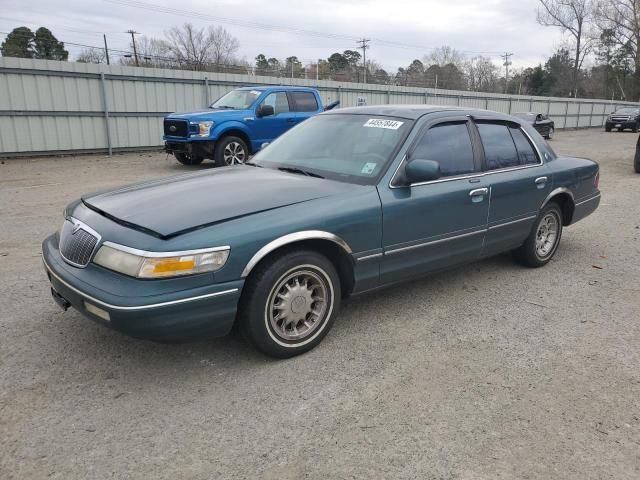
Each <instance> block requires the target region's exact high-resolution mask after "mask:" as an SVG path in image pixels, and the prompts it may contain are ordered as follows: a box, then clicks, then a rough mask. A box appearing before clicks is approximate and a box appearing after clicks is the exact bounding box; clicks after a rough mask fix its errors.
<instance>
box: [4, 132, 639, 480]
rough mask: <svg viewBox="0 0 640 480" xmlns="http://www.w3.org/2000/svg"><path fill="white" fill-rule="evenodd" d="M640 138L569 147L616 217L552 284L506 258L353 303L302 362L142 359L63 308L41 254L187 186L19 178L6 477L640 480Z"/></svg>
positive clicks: (160, 348) (568, 243)
mask: <svg viewBox="0 0 640 480" xmlns="http://www.w3.org/2000/svg"><path fill="white" fill-rule="evenodd" d="M636 138H637V135H633V134H631V133H625V134H621V133H610V134H605V133H604V132H601V131H596V130H590V131H584V130H582V131H571V132H558V134H557V139H556V140H554V141H553V146H554V147H555V148H556V150H558V151H559V152H561V153H567V154H576V155H585V156H589V157H591V158H594V159H596V160H597V161H598V162H600V165H601V177H602V178H601V182H600V184H601V187H600V188H601V189H602V191H603V201H602V203H601V206H600V208H599V210H598V211H597V212H596V213H595V214H594V215H592V216H591V217H589V218H587V219H586V220H584V221H583V222H580V223H579V224H577V225H575V226H573V227H571V228H569V229H567V230H566V231H565V235H564V236H563V240H562V245H561V247H560V250H559V251H558V254H557V255H556V257H555V259H554V261H552V262H551V264H550V265H548V266H547V267H546V268H543V269H537V270H530V269H524V268H521V267H519V266H517V265H516V264H514V263H513V262H512V260H511V258H510V257H509V256H501V257H497V258H494V259H491V260H487V261H483V262H479V263H476V264H473V265H470V266H467V267H465V268H461V269H457V270H454V271H450V272H448V273H444V274H440V275H436V276H433V277H430V278H427V279H424V280H421V281H417V282H414V283H410V284H406V285H402V286H398V287H395V288H392V289H390V290H386V291H384V292H379V293H376V294H372V295H367V296H364V297H360V298H355V299H351V300H350V301H348V302H347V303H346V305H345V306H344V309H343V311H342V314H341V316H340V318H339V319H338V321H337V322H336V324H335V326H334V328H333V330H332V331H331V332H330V333H329V335H328V336H327V338H326V339H325V340H324V342H323V343H322V344H321V345H320V346H319V347H318V348H316V349H315V350H314V351H312V352H311V353H309V354H307V355H303V356H301V357H298V358H294V359H291V360H286V361H273V360H270V359H267V358H265V357H263V356H262V355H260V354H258V353H256V352H254V351H253V350H252V349H251V348H249V347H248V346H246V345H244V344H243V343H242V342H240V341H238V340H236V339H233V338H225V339H218V340H214V341H203V342H200V343H194V344H187V345H160V344H154V343H149V342H144V341H139V340H133V339H130V338H127V337H124V336H122V335H120V334H119V333H116V332H112V331H110V330H108V329H105V328H103V327H101V326H99V325H97V324H95V323H93V322H90V321H87V320H85V319H83V318H82V317H81V316H80V315H79V314H77V313H76V312H74V311H69V312H66V313H63V312H62V311H61V310H60V309H59V308H58V307H57V306H56V305H55V304H54V302H53V301H52V299H51V298H50V295H49V291H48V284H47V281H46V277H45V274H44V271H43V269H42V266H41V261H40V258H39V257H40V242H41V240H42V239H43V238H44V237H45V236H46V235H47V234H49V233H50V232H52V231H54V230H55V229H57V228H59V226H60V225H61V222H62V217H61V212H62V209H63V207H64V206H65V205H66V204H67V203H68V202H69V201H71V200H73V199H74V198H76V197H78V196H79V195H80V194H82V193H84V192H88V191H93V190H100V189H105V188H111V187H115V186H117V185H120V184H124V183H131V182H135V181H139V180H144V179H148V178H152V177H158V176H166V175H171V174H174V173H179V172H183V171H185V170H186V169H187V168H186V167H183V166H180V165H178V164H177V163H176V162H175V161H174V160H173V159H171V158H166V156H165V155H164V154H159V153H154V154H143V155H141V154H129V155H117V156H114V157H113V158H108V157H103V156H86V157H75V158H46V159H33V160H9V161H5V162H3V164H1V165H0V220H1V222H0V223H1V224H2V225H4V227H2V228H1V230H0V272H1V274H0V292H1V294H0V312H1V313H0V478H3V479H10V478H18V479H40V478H58V479H74V478H81V479H91V478H99V479H102V478H170V479H176V478H177V479H192V478H193V479H235V478H238V479H244V478H265V479H271V478H273V479H276V478H277V479H285V480H286V479H301V478H313V479H316V478H317V479H327V478H331V479H342V478H345V479H351V478H375V479H378V478H394V479H409V478H421V479H432V478H433V479H465V480H466V479H485V478H486V479H489V478H491V479H493V478H528V479H534V478H540V479H567V478H575V479H581V480H582V479H592V478H593V479H606V478H615V479H631V478H640V400H639V399H640V395H639V394H640V370H639V367H640V322H639V320H640V229H639V227H640V175H637V174H634V173H633V170H632V154H633V148H634V145H635V141H636ZM199 168H206V167H205V166H204V165H203V166H201V167H199ZM596 267H597V268H596Z"/></svg>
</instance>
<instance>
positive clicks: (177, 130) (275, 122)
mask: <svg viewBox="0 0 640 480" xmlns="http://www.w3.org/2000/svg"><path fill="white" fill-rule="evenodd" d="M338 103H339V102H334V103H332V104H330V105H328V106H327V107H326V108H323V106H322V100H321V99H320V95H319V94H318V91H317V90H315V89H313V88H306V87H243V88H238V89H235V90H232V91H231V92H229V93H227V94H226V95H224V96H222V97H221V98H219V99H218V100H216V101H215V102H213V103H212V104H211V105H209V108H208V109H206V110H201V111H196V112H185V113H172V114H170V115H168V116H167V117H165V119H164V137H163V139H164V142H165V150H166V151H167V152H168V153H173V154H174V155H175V157H176V159H177V160H178V161H179V162H180V163H182V164H184V165H197V164H199V163H201V162H202V161H203V160H204V159H205V158H210V159H213V160H214V161H215V163H216V166H218V167H221V166H226V165H235V164H238V163H244V162H245V161H246V160H247V159H248V158H249V155H252V154H254V153H256V152H257V151H258V150H260V148H261V147H262V145H263V144H265V143H269V142H271V141H273V140H274V139H275V138H277V137H278V136H280V135H282V134H283V133H284V132H286V131H287V130H289V129H290V128H291V127H293V126H295V125H296V124H298V123H300V122H302V121H304V120H306V119H307V118H309V117H312V116H313V115H316V114H318V113H321V112H323V111H325V110H330V109H332V108H334V107H335V106H337V105H338Z"/></svg>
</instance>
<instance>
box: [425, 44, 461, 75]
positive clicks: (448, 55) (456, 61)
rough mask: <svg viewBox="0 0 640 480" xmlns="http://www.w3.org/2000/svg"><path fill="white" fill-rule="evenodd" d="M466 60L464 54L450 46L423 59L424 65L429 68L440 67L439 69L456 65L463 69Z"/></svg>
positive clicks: (441, 48) (435, 50)
mask: <svg viewBox="0 0 640 480" xmlns="http://www.w3.org/2000/svg"><path fill="white" fill-rule="evenodd" d="M464 58H465V57H464V54H463V53H460V52H459V51H458V50H456V49H455V48H452V47H450V46H448V45H444V46H442V47H438V48H436V49H434V50H433V51H432V52H431V53H429V54H428V55H425V56H424V57H422V63H424V64H425V65H426V66H427V67H430V66H432V65H438V66H439V67H444V66H445V65H455V66H456V67H457V68H459V69H462V64H463V62H464Z"/></svg>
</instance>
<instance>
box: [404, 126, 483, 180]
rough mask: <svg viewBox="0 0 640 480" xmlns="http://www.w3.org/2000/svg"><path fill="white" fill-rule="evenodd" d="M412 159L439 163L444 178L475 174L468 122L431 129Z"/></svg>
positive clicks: (415, 150)
mask: <svg viewBox="0 0 640 480" xmlns="http://www.w3.org/2000/svg"><path fill="white" fill-rule="evenodd" d="M411 158H412V159H417V158H419V159H422V160H434V161H436V162H438V163H439V164H440V173H441V174H442V176H443V177H450V176H454V175H463V174H465V173H471V172H473V171H474V170H475V165H474V162H473V147H472V146H471V137H470V136H469V129H468V128H467V124H466V122H460V123H441V124H439V125H436V126H434V127H432V128H430V129H429V130H427V131H426V132H425V133H424V135H423V136H422V138H421V139H420V140H419V141H418V144H417V145H416V147H415V149H414V150H413V153H412V154H411Z"/></svg>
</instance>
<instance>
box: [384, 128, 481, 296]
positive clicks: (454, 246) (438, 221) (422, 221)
mask: <svg viewBox="0 0 640 480" xmlns="http://www.w3.org/2000/svg"><path fill="white" fill-rule="evenodd" d="M471 128H472V126H471V122H470V121H469V120H468V119H467V118H466V117H449V118H447V119H441V120H438V121H437V122H436V123H431V124H429V125H427V126H426V127H425V128H424V130H423V131H422V132H421V133H420V135H419V136H418V137H417V139H416V142H415V143H414V146H413V147H412V148H411V149H410V150H409V153H408V157H407V160H406V161H408V162H411V160H413V159H422V160H434V161H437V162H438V163H439V164H440V170H441V174H442V177H441V178H440V179H438V180H434V181H430V182H424V183H419V184H413V185H411V186H406V185H401V184H400V185H394V183H393V182H394V181H395V180H392V183H391V185H381V186H379V192H380V199H381V201H382V213H383V215H382V218H383V248H384V252H385V255H384V257H383V260H382V262H381V265H380V280H381V282H382V283H383V284H385V283H392V282H396V281H399V280H404V279H406V278H408V277H412V276H418V275H421V274H424V273H426V272H430V271H434V270H438V269H441V268H444V267H448V266H451V265H454V264H457V263H463V262H466V261H469V260H473V259H476V258H478V257H479V256H480V253H481V251H482V245H483V240H484V235H485V230H486V222H487V214H488V211H489V195H488V193H489V188H488V187H487V186H486V185H485V184H484V183H483V178H482V175H481V172H480V159H479V157H478V153H479V152H478V148H479V146H478V143H477V141H474V137H473V135H474V132H473V131H472V130H471Z"/></svg>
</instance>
